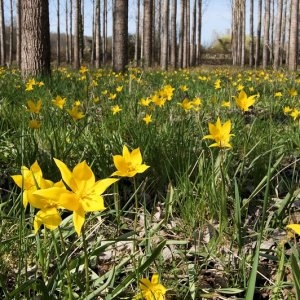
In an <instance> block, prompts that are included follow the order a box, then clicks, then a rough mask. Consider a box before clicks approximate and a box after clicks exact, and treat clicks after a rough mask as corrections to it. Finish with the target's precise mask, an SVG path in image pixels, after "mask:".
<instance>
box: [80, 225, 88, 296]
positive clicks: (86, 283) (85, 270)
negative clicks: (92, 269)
mask: <svg viewBox="0 0 300 300" xmlns="http://www.w3.org/2000/svg"><path fill="white" fill-rule="evenodd" d="M81 233H82V243H83V253H84V272H85V288H86V289H85V294H86V295H88V294H89V293H90V277H89V255H88V249H87V241H86V236H85V226H84V224H83V226H82V231H81Z"/></svg>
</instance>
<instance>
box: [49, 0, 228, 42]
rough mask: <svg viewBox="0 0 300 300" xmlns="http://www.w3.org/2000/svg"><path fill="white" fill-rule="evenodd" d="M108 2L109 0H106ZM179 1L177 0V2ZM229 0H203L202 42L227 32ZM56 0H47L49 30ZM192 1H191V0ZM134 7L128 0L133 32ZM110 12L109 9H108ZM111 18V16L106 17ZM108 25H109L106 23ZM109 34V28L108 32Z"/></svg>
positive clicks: (88, 16)
mask: <svg viewBox="0 0 300 300" xmlns="http://www.w3.org/2000/svg"><path fill="white" fill-rule="evenodd" d="M84 1H85V12H84V13H85V27H84V32H85V34H86V35H91V33H92V31H91V23H92V15H93V13H92V0H84ZM60 2H61V32H63V31H64V29H65V19H64V17H65V15H64V5H65V0H60ZM108 2H110V1H108ZM179 2H180V1H179V0H178V3H179ZM230 2H231V1H230V0H203V21H202V44H203V45H204V46H209V45H210V44H211V43H212V41H213V40H214V39H215V38H216V36H217V35H224V34H228V33H229V28H230V24H231V4H230ZM56 3H57V1H56V0H49V6H50V27H51V31H53V32H55V31H56V28H57V20H56V5H57V4H56ZM191 3H193V1H191ZM135 7H136V0H129V31H130V32H131V33H134V32H135ZM109 14H111V10H110V11H109ZM108 19H109V20H111V17H109V18H108ZM108 26H110V25H108ZM108 34H111V30H110V31H109V32H108Z"/></svg>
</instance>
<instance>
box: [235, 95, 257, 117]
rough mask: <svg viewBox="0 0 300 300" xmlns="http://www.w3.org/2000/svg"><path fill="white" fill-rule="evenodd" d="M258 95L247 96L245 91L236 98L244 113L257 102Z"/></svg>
mask: <svg viewBox="0 0 300 300" xmlns="http://www.w3.org/2000/svg"><path fill="white" fill-rule="evenodd" d="M256 97H257V95H252V96H249V97H248V96H247V94H246V92H245V91H244V90H242V91H240V93H239V95H238V96H234V98H235V100H236V104H237V106H238V107H239V108H240V109H241V110H242V111H243V112H245V111H248V110H249V107H250V106H252V105H253V104H254V102H255V98H256Z"/></svg>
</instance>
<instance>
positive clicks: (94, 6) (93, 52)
mask: <svg viewBox="0 0 300 300" xmlns="http://www.w3.org/2000/svg"><path fill="white" fill-rule="evenodd" d="M92 5H93V17H92V43H91V66H95V40H96V24H95V19H96V2H95V0H92Z"/></svg>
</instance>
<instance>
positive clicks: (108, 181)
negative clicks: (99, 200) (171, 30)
mask: <svg viewBox="0 0 300 300" xmlns="http://www.w3.org/2000/svg"><path fill="white" fill-rule="evenodd" d="M118 180H119V179H117V178H105V179H101V180H98V181H97V182H96V183H95V186H94V190H95V193H97V194H98V195H102V194H103V193H104V191H105V190H106V189H107V188H108V187H109V186H110V185H112V184H113V183H115V182H116V181H118Z"/></svg>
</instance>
